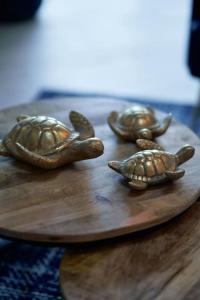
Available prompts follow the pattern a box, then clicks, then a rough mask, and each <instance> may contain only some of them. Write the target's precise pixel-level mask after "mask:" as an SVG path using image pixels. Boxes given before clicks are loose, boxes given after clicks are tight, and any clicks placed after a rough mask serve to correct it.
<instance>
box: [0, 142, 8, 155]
mask: <svg viewBox="0 0 200 300" xmlns="http://www.w3.org/2000/svg"><path fill="white" fill-rule="evenodd" d="M0 155H2V156H10V154H9V152H8V151H7V149H6V147H5V146H4V144H3V141H2V140H0Z"/></svg>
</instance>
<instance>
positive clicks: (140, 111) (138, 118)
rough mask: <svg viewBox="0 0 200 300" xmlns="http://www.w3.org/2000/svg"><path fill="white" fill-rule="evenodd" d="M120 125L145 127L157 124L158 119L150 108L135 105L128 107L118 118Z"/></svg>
mask: <svg viewBox="0 0 200 300" xmlns="http://www.w3.org/2000/svg"><path fill="white" fill-rule="evenodd" d="M118 122H119V125H120V126H122V127H123V126H124V127H132V128H134V127H135V128H138V127H139V128H143V127H151V126H155V125H157V120H156V118H155V116H154V114H153V112H152V111H150V110H149V109H148V108H146V107H143V106H140V105H135V106H133V107H130V108H128V109H126V110H125V111H124V112H123V113H122V114H121V115H120V116H119V119H118Z"/></svg>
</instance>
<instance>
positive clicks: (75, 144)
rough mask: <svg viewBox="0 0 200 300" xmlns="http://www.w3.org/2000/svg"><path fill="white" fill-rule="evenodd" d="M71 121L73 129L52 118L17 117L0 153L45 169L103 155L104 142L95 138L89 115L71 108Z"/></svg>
mask: <svg viewBox="0 0 200 300" xmlns="http://www.w3.org/2000/svg"><path fill="white" fill-rule="evenodd" d="M70 120H71V123H72V125H73V127H74V130H71V129H69V128H68V127H67V126H66V125H65V124H63V123H61V122H59V121H57V120H56V119H54V118H51V117H45V116H33V117H32V116H28V115H21V116H19V117H17V124H16V125H15V126H14V127H13V129H12V130H11V131H10V132H9V133H8V135H7V136H6V137H5V138H4V139H3V140H0V155H3V156H13V157H15V158H17V159H19V160H22V161H25V162H28V163H30V164H32V165H35V166H38V167H41V168H44V169H53V168H57V167H59V166H62V165H65V164H68V163H71V162H73V161H78V160H84V159H90V158H96V157H98V156H100V155H102V154H103V150H104V146H103V143H102V142H101V140H100V139H98V138H96V137H94V136H95V132H94V129H93V127H92V125H91V124H90V122H89V121H88V120H87V118H86V117H84V116H83V115H81V114H80V113H78V112H75V111H71V112H70Z"/></svg>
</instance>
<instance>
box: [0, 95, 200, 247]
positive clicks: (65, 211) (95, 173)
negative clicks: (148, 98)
mask: <svg viewBox="0 0 200 300" xmlns="http://www.w3.org/2000/svg"><path fill="white" fill-rule="evenodd" d="M127 106H130V103H126V102H124V101H116V100H115V101H113V100H105V99H98V100H96V99H89V100H88V99H76V100H75V99H71V100H60V99H59V100H57V101H44V102H37V103H36V102H35V103H32V104H29V105H22V106H18V107H14V108H11V109H7V110H4V111H1V112H0V138H2V137H3V136H4V135H5V134H6V133H7V132H8V131H9V129H10V128H11V127H12V126H13V124H15V119H16V116H17V115H19V114H21V113H26V114H31V115H37V114H38V115H48V116H53V117H55V118H57V119H59V120H61V121H63V122H67V123H69V121H68V114H69V111H70V110H71V109H72V110H77V111H80V112H81V113H83V114H85V115H86V116H87V117H88V118H89V119H90V120H91V122H92V123H93V124H94V126H95V130H96V136H97V137H99V138H101V139H102V140H103V142H104V145H105V153H104V155H103V156H101V157H99V158H97V159H93V160H87V161H82V162H77V163H74V164H73V165H69V166H65V167H62V168H59V169H56V170H50V171H46V170H41V169H39V168H36V167H32V166H30V165H28V164H25V163H22V162H17V161H16V160H15V159H13V158H0V234H1V235H4V236H8V237H14V238H21V239H26V240H33V241H44V242H62V243H63V242H85V241H94V240H99V239H105V238H110V237H115V236H120V235H124V234H127V233H130V232H134V231H138V230H141V229H145V228H148V227H151V226H154V225H157V224H160V223H163V222H165V221H167V220H169V219H171V218H173V217H174V216H176V215H177V214H179V213H181V212H182V211H184V210H185V209H187V208H188V207H189V206H190V205H191V204H192V203H193V202H194V201H195V200H196V199H197V198H198V196H199V194H200V184H199V176H200V168H199V163H200V153H199V145H200V142H199V139H198V138H197V136H196V135H195V134H194V133H193V132H191V131H190V130H189V129H188V128H186V127H185V126H184V125H182V124H179V123H177V122H175V121H174V122H173V124H172V125H171V127H170V128H169V130H168V131H167V133H166V134H165V135H163V136H162V137H161V138H159V139H158V141H159V142H160V143H161V144H162V145H163V146H164V147H165V148H166V149H167V150H169V151H171V152H173V153H175V152H176V151H177V150H178V149H179V148H180V147H181V146H182V145H183V144H185V143H190V144H191V145H193V146H194V147H196V150H197V151H196V154H195V156H194V158H192V159H191V160H190V161H188V162H187V163H185V164H184V166H183V168H184V169H185V170H186V175H185V176H184V177H183V178H182V179H180V180H179V181H177V182H174V183H168V184H163V185H160V186H156V187H152V188H149V189H148V190H146V191H144V192H138V191H131V190H130V188H129V187H128V185H127V182H126V181H125V180H123V179H122V177H121V176H120V175H119V174H117V173H115V172H113V171H112V170H110V169H109V168H108V167H107V162H108V161H109V160H118V159H119V160H121V159H124V158H126V157H128V156H130V155H132V154H133V153H134V152H135V151H137V150H138V149H137V148H136V146H135V145H134V144H133V143H124V142H123V141H119V140H118V139H117V137H116V136H115V135H114V134H113V132H112V131H111V130H110V128H109V127H108V125H107V123H106V119H107V116H108V114H109V112H110V111H112V110H117V111H121V110H122V109H124V108H125V107H127ZM158 115H159V116H160V117H162V116H163V114H162V113H158Z"/></svg>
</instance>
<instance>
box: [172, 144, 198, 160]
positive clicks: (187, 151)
mask: <svg viewBox="0 0 200 300" xmlns="http://www.w3.org/2000/svg"><path fill="white" fill-rule="evenodd" d="M194 152H195V149H194V147H192V146H190V145H185V146H183V147H182V148H181V149H180V150H179V151H178V152H177V153H176V161H177V165H181V164H183V163H184V162H186V161H187V160H189V159H190V158H191V157H192V156H193V155H194Z"/></svg>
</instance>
